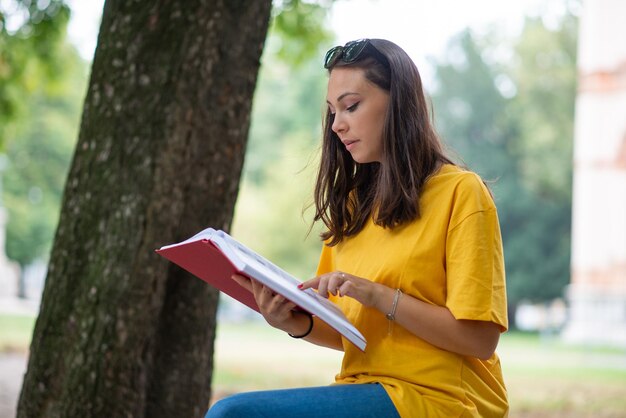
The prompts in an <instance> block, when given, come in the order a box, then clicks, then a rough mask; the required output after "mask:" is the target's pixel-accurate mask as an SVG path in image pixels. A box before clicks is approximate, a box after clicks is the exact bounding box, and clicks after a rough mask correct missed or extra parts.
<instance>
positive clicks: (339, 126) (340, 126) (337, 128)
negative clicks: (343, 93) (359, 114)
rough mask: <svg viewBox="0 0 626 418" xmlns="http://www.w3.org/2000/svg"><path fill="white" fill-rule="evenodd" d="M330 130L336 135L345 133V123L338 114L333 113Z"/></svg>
mask: <svg viewBox="0 0 626 418" xmlns="http://www.w3.org/2000/svg"><path fill="white" fill-rule="evenodd" d="M331 129H332V130H333V131H334V132H335V133H337V134H338V133H340V132H345V130H346V122H345V120H344V119H343V118H342V117H341V116H340V115H339V114H338V113H335V119H334V120H333V124H332V126H331Z"/></svg>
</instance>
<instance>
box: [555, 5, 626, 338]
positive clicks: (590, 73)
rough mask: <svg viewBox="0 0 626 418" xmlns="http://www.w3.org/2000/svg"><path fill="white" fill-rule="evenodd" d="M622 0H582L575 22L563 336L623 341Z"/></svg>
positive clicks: (625, 135)
mask: <svg viewBox="0 0 626 418" xmlns="http://www.w3.org/2000/svg"><path fill="white" fill-rule="evenodd" d="M625 17H626V1H623V0H593V1H591V0H587V1H584V2H583V9H582V14H581V20H580V28H579V44H578V95H577V99H576V122H575V134H574V135H575V138H574V190H573V221H572V280H571V285H570V287H569V289H568V295H567V296H568V302H569V305H570V317H569V321H568V325H567V326H566V328H565V330H564V332H563V338H564V339H566V340H567V341H572V342H582V343H592V344H616V345H622V346H626V42H624V39H626V25H624V18H625Z"/></svg>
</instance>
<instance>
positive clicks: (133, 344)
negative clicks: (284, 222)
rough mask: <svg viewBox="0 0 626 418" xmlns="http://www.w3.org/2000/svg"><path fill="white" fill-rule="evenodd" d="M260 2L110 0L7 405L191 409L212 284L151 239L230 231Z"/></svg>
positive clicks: (199, 383) (204, 381) (261, 19)
mask: <svg viewBox="0 0 626 418" xmlns="http://www.w3.org/2000/svg"><path fill="white" fill-rule="evenodd" d="M270 9H271V1H270V0H263V1H236V0H221V1H217V0H216V1H209V0H169V1H166V0H158V1H154V2H152V1H150V2H149V1H143V2H142V1H140V2H131V1H123V0H108V1H107V2H106V4H105V7H104V14H103V18H102V26H101V29H100V35H99V39H98V48H97V50H96V54H95V58H94V62H93V68H92V74H91V80H90V84H89V89H88V92H87V97H86V99H85V106H84V113H83V118H82V123H81V130H80V136H79V140H78V144H77V148H76V151H75V155H74V159H73V162H72V167H71V170H70V173H69V176H68V180H67V184H66V188H65V195H64V199H63V204H62V210H61V217H60V221H59V226H58V229H57V233H56V237H55V242H54V246H53V250H52V254H51V260H50V265H49V270H48V277H47V279H46V286H45V290H44V294H43V299H42V304H41V311H40V314H39V318H38V319H37V324H36V326H35V331H34V335H33V340H32V345H31V352H30V360H29V364H28V371H27V373H26V376H25V379H24V384H23V387H22V393H21V395H20V400H19V404H18V417H64V418H66V417H104V416H107V417H109V416H110V417H121V416H123V417H150V418H154V417H193V416H202V414H203V413H204V412H205V410H206V408H207V406H208V401H209V397H210V383H211V375H212V357H213V340H214V337H215V313H216V307H217V300H218V295H217V293H216V292H215V291H214V290H213V289H212V288H211V287H210V286H207V285H206V284H205V283H203V282H202V281H200V280H198V279H196V278H193V277H192V276H190V275H189V274H187V273H186V272H184V271H181V270H180V269H179V268H177V267H176V266H174V265H172V264H169V263H168V262H166V261H165V260H164V259H162V258H160V257H159V256H158V255H156V254H155V253H154V250H155V249H156V248H158V247H160V246H162V245H164V244H168V243H171V242H175V241H179V240H182V239H184V238H188V237H189V236H191V235H192V234H193V233H195V232H197V231H198V230H200V229H202V228H205V227H207V226H213V227H216V228H222V229H226V230H228V229H229V226H230V223H231V219H232V214H233V208H234V204H235V199H236V196H237V191H238V187H239V177H240V173H241V168H242V165H243V156H244V151H245V147H246V138H247V134H248V127H249V122H250V110H251V102H252V95H253V91H254V87H255V84H256V77H257V71H258V68H259V63H260V61H259V60H260V56H261V52H262V50H263V43H264V40H265V36H266V32H267V27H268V22H269V16H270Z"/></svg>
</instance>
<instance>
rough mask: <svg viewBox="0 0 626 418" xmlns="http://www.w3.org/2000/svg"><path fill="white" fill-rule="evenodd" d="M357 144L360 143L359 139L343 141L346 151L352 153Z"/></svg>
mask: <svg viewBox="0 0 626 418" xmlns="http://www.w3.org/2000/svg"><path fill="white" fill-rule="evenodd" d="M357 142H359V140H358V139H355V140H346V141H343V145H345V146H346V150H348V151H350V150H351V149H352V148H354V146H355V145H356V143H357Z"/></svg>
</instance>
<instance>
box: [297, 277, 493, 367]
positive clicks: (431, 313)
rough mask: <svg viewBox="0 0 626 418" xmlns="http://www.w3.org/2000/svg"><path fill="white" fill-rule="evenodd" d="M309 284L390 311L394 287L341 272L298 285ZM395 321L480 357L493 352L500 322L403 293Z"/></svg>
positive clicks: (429, 338)
mask: <svg viewBox="0 0 626 418" xmlns="http://www.w3.org/2000/svg"><path fill="white" fill-rule="evenodd" d="M311 287H312V288H315V289H318V292H319V294H320V295H321V296H324V297H328V293H332V294H333V295H339V296H348V297H352V298H354V299H356V300H358V301H359V302H361V303H362V304H363V305H365V306H368V307H372V308H375V309H377V310H378V311H380V312H381V315H385V314H387V313H389V312H390V311H391V309H392V305H393V299H394V297H395V295H396V289H392V288H390V287H387V286H384V285H381V284H378V283H373V282H371V281H369V280H367V279H363V278H360V277H356V276H353V275H350V274H347V273H342V272H332V273H328V274H324V275H322V276H319V277H316V278H315V279H311V280H309V281H307V282H304V283H303V285H302V287H301V288H302V289H307V288H311ZM395 321H396V322H397V323H398V324H400V325H402V326H403V327H404V328H406V329H407V330H408V331H410V332H412V333H413V334H415V335H416V336H418V337H420V338H422V339H423V340H424V341H427V342H428V343H430V344H432V345H434V346H437V347H439V348H442V349H444V350H448V351H452V352H454V353H457V354H462V355H468V356H473V357H477V358H480V359H483V360H486V359H488V358H490V357H491V356H492V355H493V353H494V351H495V349H496V346H497V345H498V340H499V339H500V326H499V325H497V324H495V323H492V322H486V321H472V320H457V319H456V318H454V316H453V315H452V313H451V312H450V310H448V308H446V307H443V306H437V305H431V304H429V303H426V302H423V301H421V300H419V299H416V298H414V297H412V296H409V295H406V294H402V295H401V296H400V298H399V299H398V304H397V307H396V313H395Z"/></svg>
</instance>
